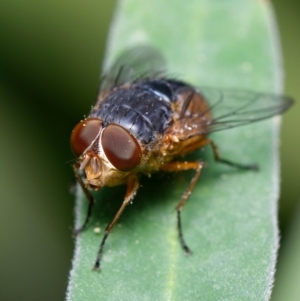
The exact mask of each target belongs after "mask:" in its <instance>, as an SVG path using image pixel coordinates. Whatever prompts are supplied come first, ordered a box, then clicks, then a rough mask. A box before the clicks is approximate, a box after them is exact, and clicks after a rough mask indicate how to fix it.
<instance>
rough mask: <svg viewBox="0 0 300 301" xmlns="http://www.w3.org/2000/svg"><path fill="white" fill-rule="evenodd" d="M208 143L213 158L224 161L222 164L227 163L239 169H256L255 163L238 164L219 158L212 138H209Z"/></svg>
mask: <svg viewBox="0 0 300 301" xmlns="http://www.w3.org/2000/svg"><path fill="white" fill-rule="evenodd" d="M209 144H210V146H211V148H212V150H213V154H214V158H215V160H216V161H217V162H220V163H224V164H227V165H229V166H233V167H236V168H239V169H245V170H258V166H257V164H240V163H236V162H232V161H229V160H227V159H223V158H221V157H220V154H219V150H218V147H217V146H216V144H215V143H214V142H213V141H212V140H209Z"/></svg>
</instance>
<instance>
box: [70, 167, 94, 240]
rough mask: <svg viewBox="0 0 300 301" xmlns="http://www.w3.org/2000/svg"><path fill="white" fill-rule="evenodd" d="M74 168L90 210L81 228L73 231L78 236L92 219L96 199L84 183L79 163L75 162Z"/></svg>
mask: <svg viewBox="0 0 300 301" xmlns="http://www.w3.org/2000/svg"><path fill="white" fill-rule="evenodd" d="M73 169H74V173H75V176H76V179H77V181H78V183H79V185H80V187H81V189H82V190H83V192H84V194H85V196H86V198H87V200H88V201H89V207H88V211H87V214H86V217H85V221H84V223H83V224H82V226H81V227H80V228H78V229H75V230H74V231H73V235H74V236H76V235H78V234H79V233H80V232H82V231H83V230H84V229H85V228H86V226H87V224H88V223H89V220H90V218H91V215H92V211H93V207H94V204H95V200H94V198H93V196H92V194H91V193H90V192H89V190H88V189H87V188H86V186H85V185H84V183H83V181H82V178H81V176H80V174H79V172H78V170H79V164H78V163H75V164H74V165H73Z"/></svg>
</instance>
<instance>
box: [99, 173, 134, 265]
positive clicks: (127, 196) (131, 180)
mask: <svg viewBox="0 0 300 301" xmlns="http://www.w3.org/2000/svg"><path fill="white" fill-rule="evenodd" d="M138 188H139V182H138V180H137V178H136V177H135V176H131V177H129V178H128V180H127V190H126V194H125V197H124V201H123V204H122V205H121V207H120V209H119V210H118V212H117V214H116V215H115V217H114V218H113V219H112V221H111V222H110V223H109V224H108V226H107V227H106V229H105V233H104V236H103V238H102V241H101V244H100V247H99V251H98V254H97V257H96V261H95V264H94V268H93V270H98V271H99V270H100V261H101V257H102V253H103V248H104V244H105V241H106V239H107V237H108V235H109V233H110V232H111V230H112V228H113V227H114V225H115V224H116V222H117V221H118V219H119V218H120V216H121V214H122V212H123V211H124V209H125V207H126V206H127V205H128V204H129V202H130V201H131V200H132V199H133V197H134V196H135V194H136V192H137V190H138Z"/></svg>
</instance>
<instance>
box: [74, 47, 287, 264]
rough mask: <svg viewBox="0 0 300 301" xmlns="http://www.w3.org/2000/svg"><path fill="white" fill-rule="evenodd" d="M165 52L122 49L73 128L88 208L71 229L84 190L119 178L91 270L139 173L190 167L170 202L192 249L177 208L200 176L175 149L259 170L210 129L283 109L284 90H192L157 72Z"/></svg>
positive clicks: (76, 168)
mask: <svg viewBox="0 0 300 301" xmlns="http://www.w3.org/2000/svg"><path fill="white" fill-rule="evenodd" d="M163 65H164V63H163V59H162V57H161V56H160V55H159V53H158V52H157V51H155V50H154V49H152V48H150V47H138V48H135V49H131V50H128V51H127V52H125V53H124V54H123V55H121V57H120V58H119V59H118V60H117V61H116V63H115V64H114V65H113V66H112V67H111V68H110V69H109V70H108V72H106V73H105V74H104V76H103V77H102V79H101V82H100V88H99V93H98V98H97V101H96V104H95V105H94V107H93V108H92V110H91V112H90V114H89V115H88V117H87V118H85V119H84V120H82V121H80V122H79V123H78V124H77V125H76V126H75V128H74V129H73V132H72V134H71V148H72V150H73V153H74V154H75V155H76V156H77V162H76V163H75V164H74V165H73V168H74V172H75V175H76V178H77V181H78V183H79V184H80V186H81V188H82V189H83V191H84V193H85V195H86V197H87V199H88V201H89V207H88V212H87V215H86V219H85V221H84V223H83V225H82V226H81V227H80V228H79V229H76V230H75V231H74V234H75V235H77V234H79V233H80V232H82V231H83V230H84V229H85V228H86V226H87V225H88V222H89V219H90V216H91V213H92V209H93V206H94V202H95V201H94V198H93V197H92V195H91V193H90V190H98V189H100V188H101V187H104V186H117V185H122V184H125V185H126V186H127V190H126V193H125V197H124V201H123V203H122V205H121V207H120V209H119V210H118V212H117V213H116V215H115V216H114V218H113V219H112V221H111V222H110V223H109V224H108V226H107V228H106V230H105V233H104V236H103V238H102V241H101V244H100V248H99V251H98V254H97V258H96V261H95V264H94V269H95V270H100V261H101V257H102V254H103V249H104V245H105V241H106V239H107V237H108V235H109V234H110V232H111V230H112V229H113V227H114V225H115V224H116V222H117V221H118V219H119V218H120V216H121V214H122V212H123V211H124V209H125V207H126V206H127V205H128V204H129V203H130V202H131V201H132V199H133V197H134V196H135V194H136V193H137V191H138V188H139V177H140V175H143V174H144V175H150V174H152V173H154V172H159V171H164V172H178V171H185V170H194V171H195V174H194V176H193V178H192V180H191V182H190V184H189V186H188V187H187V189H186V191H185V192H184V194H183V196H182V198H181V200H180V202H179V203H178V205H177V206H176V211H177V228H178V232H179V239H180V243H181V246H182V248H183V249H184V251H185V252H186V253H191V251H190V249H189V247H188V245H187V244H186V242H185V240H184V236H183V232H182V226H181V215H180V213H181V210H182V208H183V206H184V205H185V203H186V201H187V199H188V197H189V195H190V194H191V192H192V190H193V188H194V186H195V184H196V183H197V181H198V178H199V176H200V173H201V170H202V167H203V163H202V162H201V161H192V162H182V161H179V160H178V159H177V157H179V156H183V155H186V154H188V153H191V152H193V151H195V150H197V149H199V148H201V147H204V146H206V145H209V146H210V147H211V148H212V151H213V154H214V158H215V160H216V161H217V162H221V163H224V164H227V165H230V166H233V167H237V168H239V169H246V170H257V166H256V165H255V164H250V165H244V164H239V163H236V162H232V161H230V160H227V159H223V158H222V157H220V155H219V152H218V148H217V146H216V145H215V143H214V142H213V141H212V140H211V139H210V138H209V134H210V133H212V132H215V131H219V130H224V129H229V128H233V127H237V126H241V125H245V124H248V123H251V122H256V121H259V120H263V119H266V118H270V117H272V116H274V115H279V114H282V113H283V112H285V111H286V110H287V109H288V108H289V107H290V106H291V105H292V103H293V100H291V99H290V98H288V97H285V96H277V95H271V94H264V93H254V92H249V91H239V90H222V91H221V90H217V89H211V88H201V89H198V88H196V87H194V86H192V85H189V84H187V83H185V82H183V81H180V80H177V79H173V78H168V77H166V76H165V75H164V73H163V72H162V71H163V70H162V68H161V66H163Z"/></svg>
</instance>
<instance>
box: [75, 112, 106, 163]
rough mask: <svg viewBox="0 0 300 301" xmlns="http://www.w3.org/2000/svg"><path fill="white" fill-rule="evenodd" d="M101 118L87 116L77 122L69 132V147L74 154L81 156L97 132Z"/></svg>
mask: <svg viewBox="0 0 300 301" xmlns="http://www.w3.org/2000/svg"><path fill="white" fill-rule="evenodd" d="M101 124H102V120H101V119H98V118H89V119H85V120H83V121H81V122H79V123H78V124H77V125H76V126H75V128H74V129H73V131H72V134H71V148H72V151H73V153H74V154H75V155H76V156H78V157H79V156H81V155H82V154H83V152H84V151H85V150H86V149H87V148H88V147H89V146H90V145H91V143H92V142H93V141H94V140H95V138H96V137H97V135H98V134H99V131H100V128H101Z"/></svg>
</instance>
